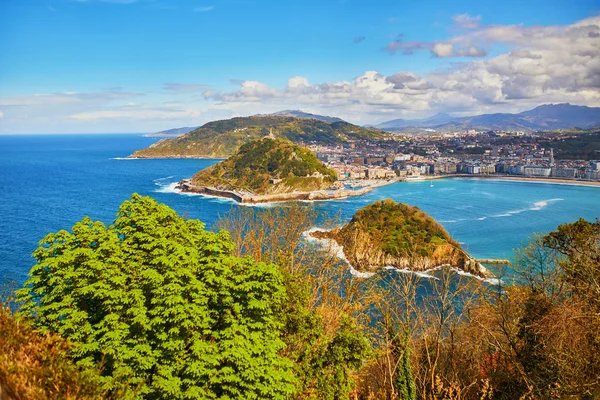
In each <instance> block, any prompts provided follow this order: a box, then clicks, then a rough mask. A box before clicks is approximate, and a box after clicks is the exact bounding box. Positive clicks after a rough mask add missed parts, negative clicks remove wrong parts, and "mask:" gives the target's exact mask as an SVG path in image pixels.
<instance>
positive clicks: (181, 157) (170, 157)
mask: <svg viewBox="0 0 600 400" xmlns="http://www.w3.org/2000/svg"><path fill="white" fill-rule="evenodd" d="M178 158H180V159H197V160H225V159H227V157H213V156H200V155H189V156H186V155H176V156H167V155H165V156H144V155H136V154H135V153H133V154H130V155H128V156H127V157H123V159H130V160H171V159H178Z"/></svg>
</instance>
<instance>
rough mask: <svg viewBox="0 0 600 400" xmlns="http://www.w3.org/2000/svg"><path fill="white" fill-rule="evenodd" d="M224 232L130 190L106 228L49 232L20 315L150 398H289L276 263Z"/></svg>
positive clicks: (83, 360)
mask: <svg viewBox="0 0 600 400" xmlns="http://www.w3.org/2000/svg"><path fill="white" fill-rule="evenodd" d="M232 249H233V243H232V242H231V240H230V239H229V235H228V234H227V232H225V231H220V232H219V233H212V232H208V231H206V230H204V224H203V223H202V222H200V221H197V220H185V219H183V218H181V217H179V216H178V215H177V214H176V212H175V211H173V210H172V209H170V208H169V207H167V206H165V205H163V204H158V203H157V202H156V201H155V200H153V199H151V198H149V197H141V196H139V195H137V194H134V195H133V196H132V197H131V199H130V200H129V201H125V202H124V203H123V204H122V205H121V207H120V210H119V212H118V214H117V218H116V220H115V221H114V223H113V224H112V225H110V226H105V225H104V224H103V223H101V222H93V221H92V220H90V219H89V218H84V219H83V220H82V221H81V222H78V223H76V224H75V225H74V226H73V229H72V232H67V231H64V230H63V231H59V232H57V233H54V234H49V235H48V236H47V237H46V238H45V239H44V240H43V241H42V242H41V246H40V247H39V248H38V249H37V250H36V251H35V253H34V256H35V258H36V260H37V264H36V265H35V266H34V267H33V268H32V269H31V272H30V275H31V277H30V278H29V280H28V281H27V283H26V286H25V288H23V289H21V290H20V291H19V293H18V297H19V300H20V301H23V302H24V306H23V308H22V311H21V313H22V314H26V315H29V316H32V317H34V322H35V324H36V325H38V326H40V327H44V328H47V329H49V330H51V331H54V332H58V333H59V334H60V335H62V336H63V337H66V338H68V339H69V340H70V341H71V342H72V343H73V349H72V355H73V357H74V358H75V360H76V361H77V364H79V365H82V366H96V365H99V364H102V365H103V374H104V378H103V384H104V387H105V388H107V389H111V388H113V387H118V385H119V383H126V384H127V385H129V386H130V387H137V388H138V389H139V390H138V393H139V394H138V397H142V398H152V399H201V398H202V399H210V398H237V399H242V398H243V399H268V398H286V397H288V396H289V395H291V394H292V392H293V390H294V379H293V376H292V373H291V367H292V366H291V363H290V362H289V360H287V359H286V358H284V357H281V356H280V355H278V352H279V351H280V350H282V349H283V348H284V346H285V345H284V343H283V341H281V340H280V331H281V328H282V327H281V324H280V323H279V322H278V320H277V318H276V317H275V310H277V309H278V307H279V305H280V303H281V302H282V300H283V298H284V297H285V289H284V285H283V282H282V276H281V274H280V272H279V270H278V269H277V267H276V266H274V265H272V264H266V263H263V262H256V261H254V260H253V259H251V258H239V257H234V256H232V255H231V251H232Z"/></svg>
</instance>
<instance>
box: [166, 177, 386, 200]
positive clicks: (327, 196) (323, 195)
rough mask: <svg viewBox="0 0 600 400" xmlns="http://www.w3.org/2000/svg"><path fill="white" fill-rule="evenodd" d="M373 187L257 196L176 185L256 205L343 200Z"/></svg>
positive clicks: (247, 193)
mask: <svg viewBox="0 0 600 400" xmlns="http://www.w3.org/2000/svg"><path fill="white" fill-rule="evenodd" d="M375 187H377V186H368V187H363V188H361V189H357V190H348V189H337V190H317V191H312V192H291V193H275V194H265V195H257V194H254V193H249V192H242V191H236V190H226V189H221V188H216V187H211V186H197V185H194V184H192V183H191V181H190V180H184V181H181V182H179V184H178V185H177V189H179V190H181V191H182V192H186V193H198V194H204V195H208V196H217V197H225V198H228V199H233V200H235V201H237V202H238V203H242V204H258V203H271V202H281V201H294V200H332V199H344V198H347V197H354V196H362V195H363V194H366V193H369V192H370V191H371V190H373V188H375Z"/></svg>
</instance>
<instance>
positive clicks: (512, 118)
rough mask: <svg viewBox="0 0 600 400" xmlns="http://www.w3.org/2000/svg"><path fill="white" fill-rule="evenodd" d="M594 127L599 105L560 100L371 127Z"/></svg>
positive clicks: (599, 117) (599, 121) (599, 119)
mask: <svg viewBox="0 0 600 400" xmlns="http://www.w3.org/2000/svg"><path fill="white" fill-rule="evenodd" d="M597 126H600V107H587V106H575V105H571V104H568V103H563V104H544V105H541V106H539V107H536V108H534V109H532V110H529V111H524V112H521V113H518V114H509V113H498V114H482V115H474V116H469V117H453V116H451V115H448V114H444V113H440V114H436V115H434V116H432V117H429V118H424V119H412V120H405V119H394V120H391V121H386V122H382V123H380V124H378V125H375V126H374V127H375V128H378V129H382V130H385V131H392V132H393V131H401V130H407V129H419V128H421V129H434V130H436V131H456V130H467V129H490V130H526V131H548V130H556V129H568V128H581V129H589V128H594V127H597Z"/></svg>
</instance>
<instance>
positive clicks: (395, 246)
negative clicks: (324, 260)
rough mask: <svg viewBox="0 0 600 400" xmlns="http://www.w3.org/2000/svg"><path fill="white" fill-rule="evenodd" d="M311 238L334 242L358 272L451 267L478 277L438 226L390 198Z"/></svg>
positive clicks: (470, 263)
mask: <svg viewBox="0 0 600 400" xmlns="http://www.w3.org/2000/svg"><path fill="white" fill-rule="evenodd" d="M314 236H317V237H321V238H323V237H326V238H333V239H334V240H336V241H337V242H338V244H340V245H341V246H343V247H344V254H345V256H346V257H347V258H348V260H349V262H350V263H351V264H352V266H353V267H354V268H355V269H358V270H369V269H373V268H378V267H380V266H382V265H391V266H395V267H398V268H411V269H413V270H419V269H426V268H432V267H435V266H438V265H442V264H450V265H452V266H454V267H457V268H462V269H465V270H468V272H473V273H476V274H481V272H480V271H479V269H478V268H476V266H477V264H476V263H474V262H467V261H468V260H470V258H469V256H468V255H467V254H466V253H465V252H464V251H463V250H462V248H461V246H460V245H459V244H458V243H457V242H456V241H455V240H453V239H452V238H451V237H450V235H449V234H448V233H447V232H446V230H445V229H444V228H443V227H442V226H441V225H440V224H439V223H437V222H436V221H435V220H434V219H433V218H431V217H430V216H429V215H427V214H426V213H424V212H423V211H421V210H419V208H417V207H414V206H409V205H407V204H402V203H396V202H395V201H393V200H391V199H387V200H382V201H376V202H374V203H372V204H370V205H368V206H366V207H364V208H362V209H360V210H358V211H357V212H356V214H355V215H354V217H352V220H351V221H350V222H348V223H347V224H345V225H344V226H343V227H342V228H341V229H334V230H332V231H330V232H316V233H315V234H314Z"/></svg>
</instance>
